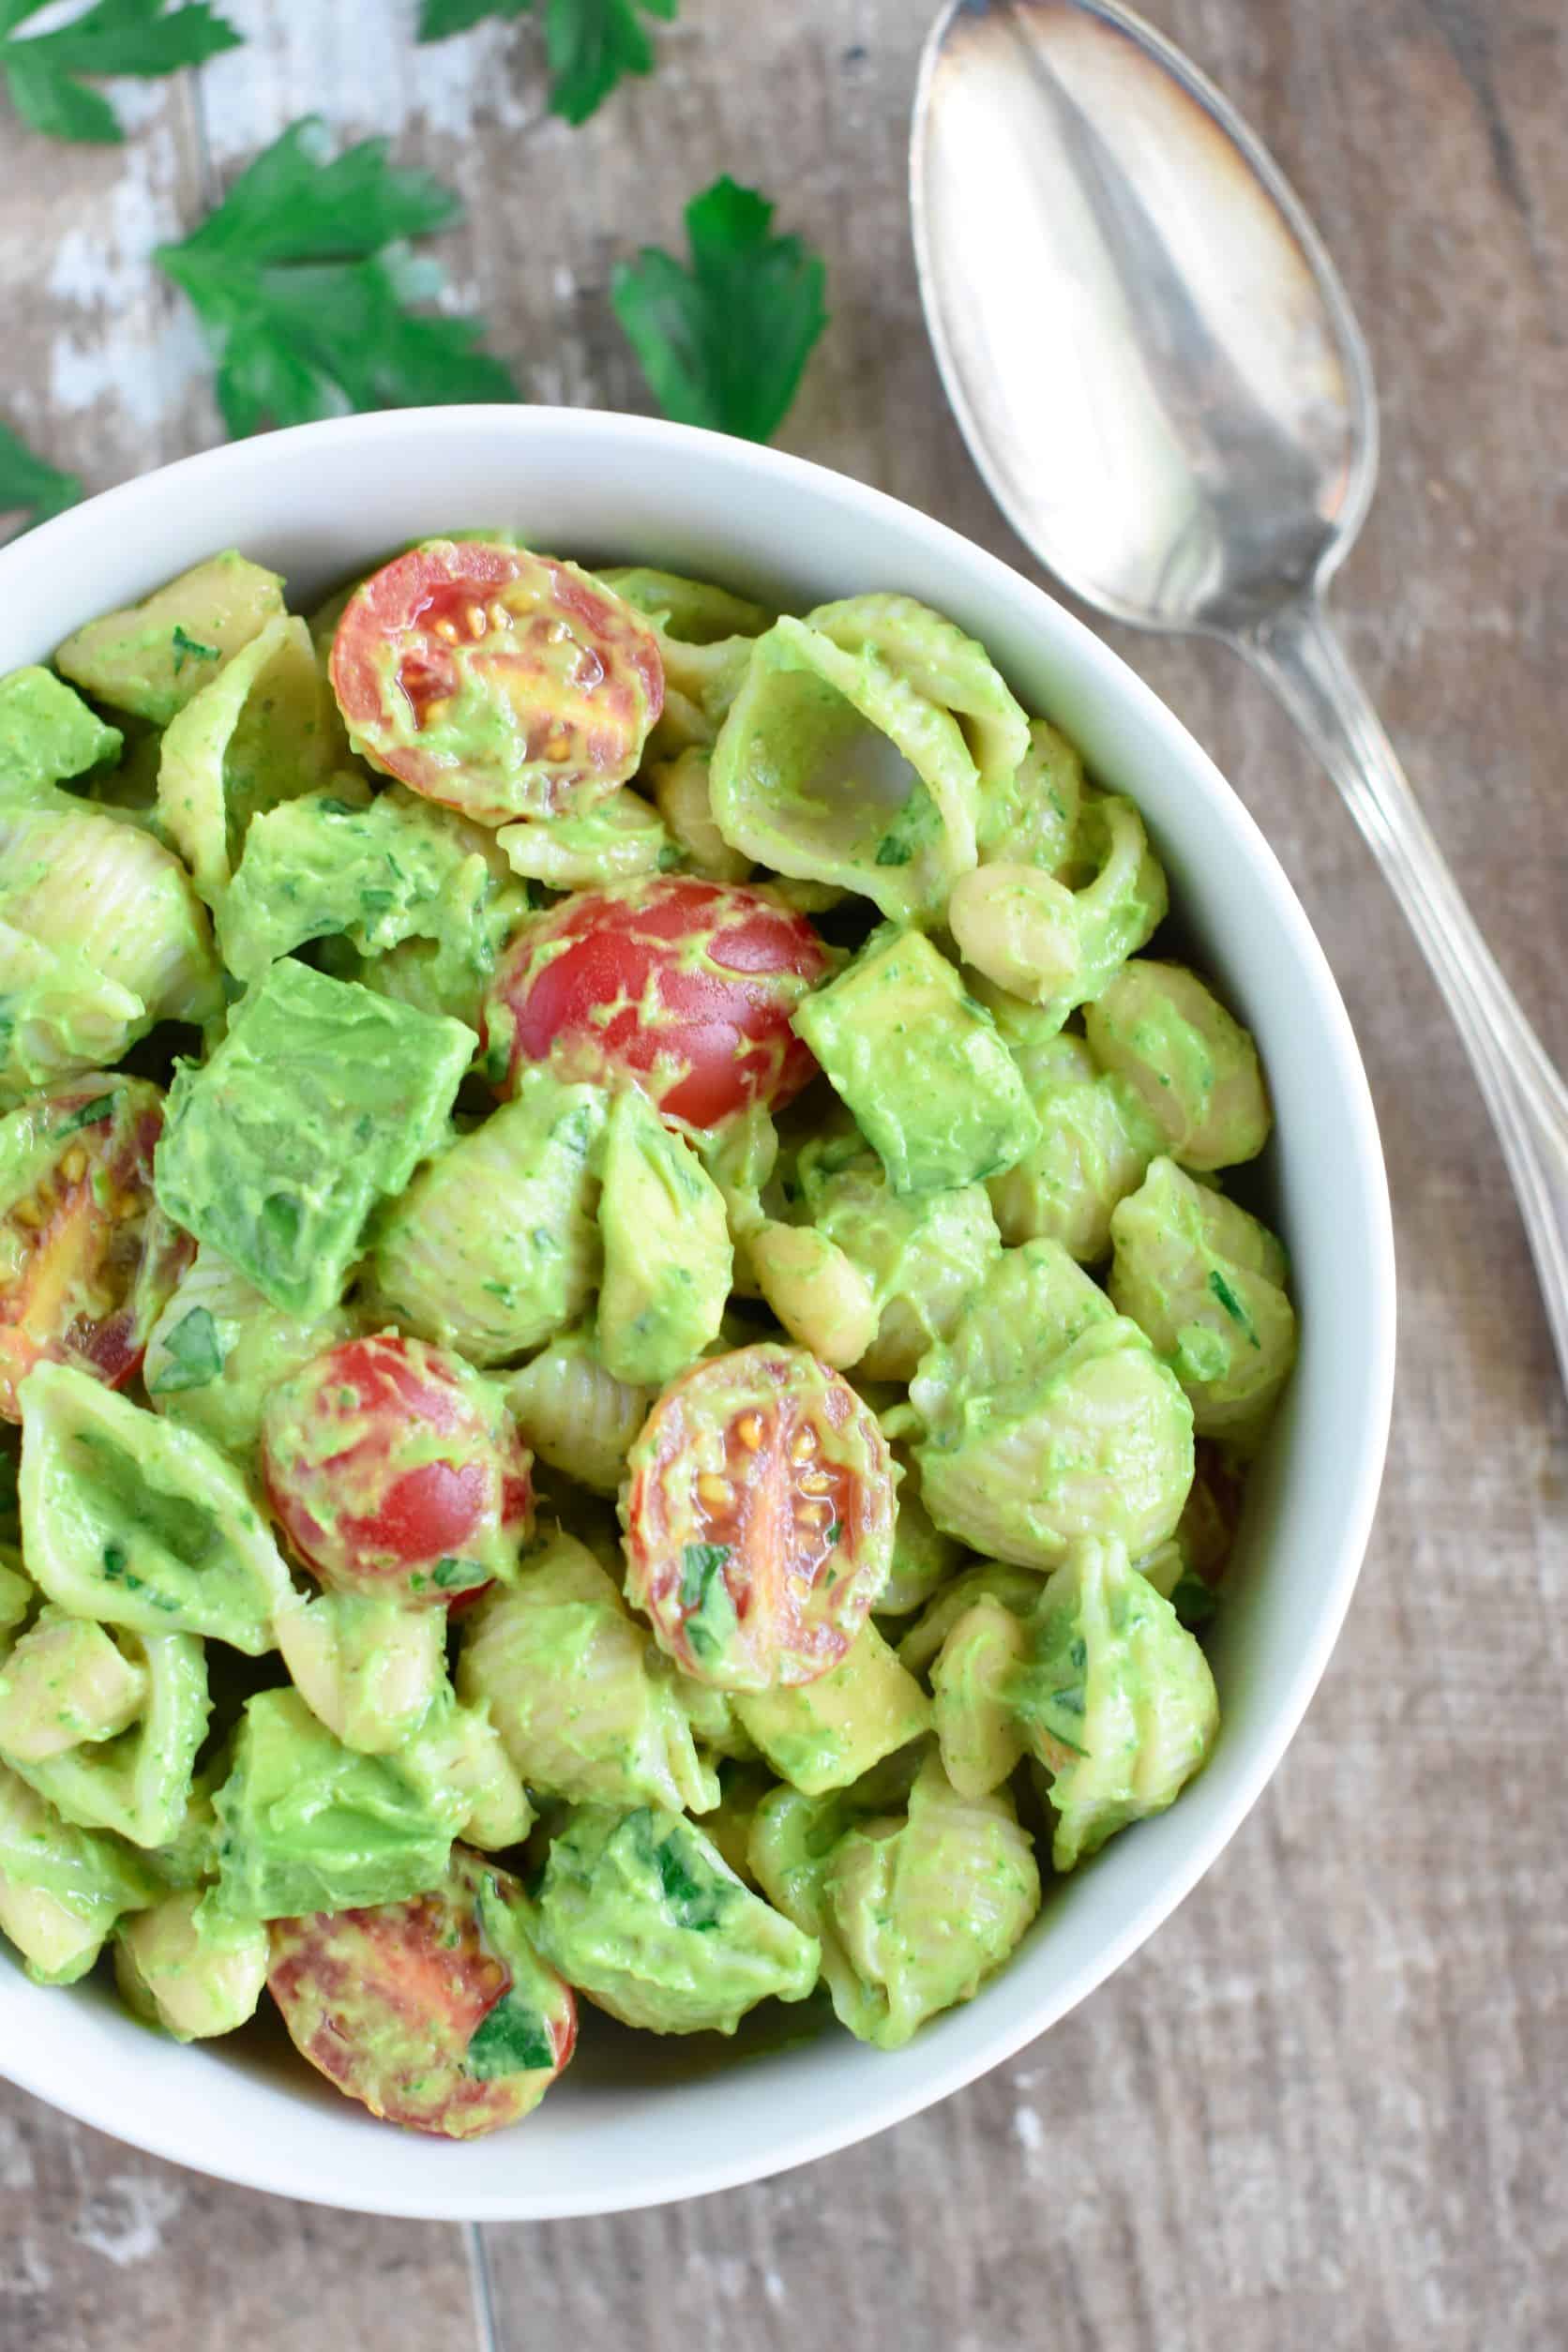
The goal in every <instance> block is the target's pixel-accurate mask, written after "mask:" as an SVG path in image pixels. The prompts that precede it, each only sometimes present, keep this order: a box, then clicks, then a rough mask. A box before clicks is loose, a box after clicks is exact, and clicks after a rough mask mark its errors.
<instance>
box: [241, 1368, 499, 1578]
mask: <svg viewBox="0 0 1568 2352" xmlns="http://www.w3.org/2000/svg"><path fill="white" fill-rule="evenodd" d="M531 1467H532V1457H531V1456H530V1455H529V1454H528V1453H527V1451H526V1450H525V1448H524V1446H523V1444H522V1440H521V1439H520V1437H519V1435H518V1432H517V1428H516V1425H515V1424H514V1423H513V1422H512V1421H511V1420H510V1418H509V1417H508V1416H507V1414H506V1413H505V1411H504V1410H503V1409H502V1408H501V1407H500V1405H499V1404H498V1403H497V1402H496V1400H495V1399H494V1398H493V1397H492V1396H491V1395H490V1392H489V1391H488V1390H487V1389H486V1388H485V1387H484V1385H483V1384H482V1383H481V1382H480V1381H479V1380H478V1379H477V1378H476V1376H475V1374H474V1373H472V1372H471V1371H470V1370H469V1368H468V1366H467V1365H466V1364H464V1363H462V1361H461V1359H460V1358H459V1357H457V1356H453V1355H449V1354H447V1353H446V1352H445V1349H439V1348H431V1347H429V1346H428V1345H427V1344H426V1343H425V1342H424V1341H423V1340H420V1339H405V1338H403V1337H402V1336H401V1335H400V1334H399V1333H397V1332H382V1333H379V1334H377V1335H376V1336H375V1337H373V1338H369V1339H347V1340H343V1341H342V1342H340V1343H339V1346H337V1347H336V1348H329V1349H327V1350H326V1352H325V1353H324V1355H320V1356H317V1357H316V1358H315V1359H314V1360H313V1362H311V1363H309V1364H306V1365H305V1367H304V1369H303V1370H302V1371H300V1372H296V1373H295V1374H294V1376H293V1378H292V1379H290V1380H284V1381H282V1382H281V1383H280V1384H279V1387H277V1388H276V1389H274V1390H273V1392H272V1394H271V1395H270V1396H269V1397H268V1399H267V1402H266V1407H265V1410H264V1415H263V1423H262V1473H263V1477H264V1481H265V1484H266V1489H267V1494H268V1497H269V1499H270V1500H271V1503H272V1508H273V1511H274V1513H275V1514H276V1515H277V1517H278V1519H279V1522H280V1524H281V1525H282V1527H283V1529H284V1530H285V1532H286V1533H287V1535H288V1537H289V1540H290V1542H291V1543H292V1544H293V1545H294V1549H295V1550H296V1551H297V1552H298V1553H299V1555H300V1557H301V1558H302V1559H303V1560H305V1562H306V1563H307V1565H308V1566H309V1568H310V1570H311V1571H312V1573H313V1574H314V1575H315V1576H317V1577H319V1579H320V1580H321V1581H322V1583H324V1584H326V1585H330V1586H333V1587H335V1588H336V1589H338V1590H339V1591H350V1592H370V1593H390V1592H400V1593H401V1594H402V1596H403V1597H404V1598H405V1599H407V1600H409V1601H411V1602H414V1603H416V1604H422V1605H425V1606H430V1607H441V1606H446V1605H447V1604H449V1603H450V1602H451V1601H452V1600H454V1599H455V1598H466V1597H472V1596H474V1595H475V1594H476V1593H477V1592H478V1591H480V1590H481V1589H482V1588H483V1587H484V1586H485V1585H486V1584H488V1583H490V1581H491V1580H492V1578H493V1577H494V1576H496V1575H498V1574H499V1575H505V1574H508V1573H509V1572H510V1570H511V1569H512V1567H513V1566H514V1565H515V1564H516V1560H517V1555H518V1552H519V1550H520V1546H521V1544H522V1542H523V1539H524V1537H525V1536H526V1535H527V1533H528V1530H529V1526H530V1523H531V1519H532V1511H533V1487H532V1482H531V1479H530V1475H529V1473H530V1470H531Z"/></svg>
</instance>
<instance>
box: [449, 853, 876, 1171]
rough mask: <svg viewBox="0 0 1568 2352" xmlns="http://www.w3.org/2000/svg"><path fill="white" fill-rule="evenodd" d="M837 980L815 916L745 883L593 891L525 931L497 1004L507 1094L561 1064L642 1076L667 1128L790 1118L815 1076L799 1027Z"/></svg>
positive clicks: (576, 1074)
mask: <svg viewBox="0 0 1568 2352" xmlns="http://www.w3.org/2000/svg"><path fill="white" fill-rule="evenodd" d="M828 969H829V957H828V953H827V950H826V948H825V947H824V946H823V944H822V941H821V940H820V939H819V938H818V936H817V934H816V932H815V931H814V930H813V929H812V927H811V926H810V924H809V923H808V922H807V920H806V917H805V916H804V915H803V914H796V913H794V912H792V910H791V909H789V908H787V907H783V906H780V905H778V904H777V903H776V901H775V900H774V899H771V898H768V897H764V896H763V895H762V893H761V891H758V890H749V889H747V888H746V886H745V885H744V884H741V883H737V882H700V881H698V880H696V879H695V878H694V877H692V876H688V875H679V874H667V875H664V876H663V877H661V878H659V879H656V880H653V881H643V882H622V883H619V884H614V885H611V887H610V888H608V889H604V890H580V891H578V892H577V893H575V895H574V896H573V897H570V898H567V899H565V900H564V901H563V902H562V904H561V905H560V906H558V907H554V908H552V909H551V910H550V912H549V913H548V914H543V915H539V916H537V917H536V918H535V920H534V921H532V922H530V923H527V924H525V925H524V926H523V927H522V929H521V930H520V932H519V933H518V935H517V937H516V938H515V939H514V940H513V942H512V943H511V945H510V947H509V948H508V949H507V951H506V953H505V956H504V957H502V960H501V964H500V967H499V969H498V971H497V973H496V977H495V983H494V986H493V988H491V991H490V997H489V999H488V1000H487V1003H486V1005H485V1017H484V1026H485V1035H486V1040H487V1044H488V1046H489V1048H490V1052H491V1054H492V1056H493V1057H494V1061H493V1062H492V1065H491V1066H492V1067H494V1066H495V1064H496V1063H499V1062H500V1061H501V1060H502V1058H503V1057H505V1066H506V1073H507V1078H506V1083H507V1085H508V1087H509V1086H511V1085H514V1084H515V1083H516V1078H517V1072H518V1069H519V1067H520V1064H522V1063H529V1062H546V1061H548V1062H549V1063H550V1065H551V1067H552V1068H556V1069H558V1070H560V1071H561V1072H562V1074H563V1075H564V1076H565V1077H568V1078H589V1079H594V1080H597V1081H600V1082H603V1081H606V1080H610V1079H613V1078H617V1077H620V1076H622V1075H624V1074H626V1073H629V1074H631V1075H632V1076H634V1077H636V1078H638V1079H640V1080H641V1082H642V1084H643V1087H644V1091H645V1092H646V1093H648V1094H649V1095H650V1096H651V1098H652V1099H653V1101H654V1102H655V1103H656V1105H657V1107H658V1108H659V1109H660V1110H661V1111H662V1112H663V1113H664V1115H665V1117H666V1118H667V1119H671V1120H675V1121H678V1122H679V1123H681V1124H683V1125H686V1126H690V1127H712V1126H715V1125H716V1124H717V1123H718V1122H719V1121H721V1120H724V1119H728V1118H730V1117H731V1115H732V1114H733V1113H734V1112H736V1111H740V1110H744V1109H745V1108H746V1105H747V1104H748V1103H752V1102H761V1103H763V1104H766V1105H768V1106H769V1107H770V1108H778V1107H779V1106H781V1105H782V1104H784V1103H787V1102H789V1101H790V1100H791V1098H792V1096H793V1095H795V1094H798V1093H800V1090H801V1088H802V1087H803V1086H805V1085H806V1084H807V1082H808V1080H809V1079H810V1078H813V1077H814V1076H815V1074H816V1068H817V1064H816V1062H815V1060H814V1058H813V1056H812V1054H811V1053H810V1051H809V1049H808V1048H807V1047H806V1046H805V1045H803V1044H802V1042H801V1040H800V1039H799V1038H798V1037H797V1036H796V1035H795V1033H794V1032H793V1030H792V1028H791V1027H790V1016H791V1014H792V1012H793V1011H794V1009H795V1007H796V1005H797V1004H798V1003H800V1002H801V999H802V998H803V997H805V996H807V995H809V993H810V991H811V989H812V988H814V987H815V986H816V984H817V982H818V981H819V980H821V979H822V978H823V977H824V976H825V974H826V972H827V971H828Z"/></svg>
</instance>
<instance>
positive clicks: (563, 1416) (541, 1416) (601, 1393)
mask: <svg viewBox="0 0 1568 2352" xmlns="http://www.w3.org/2000/svg"><path fill="white" fill-rule="evenodd" d="M654 1395H655V1392H654V1391H653V1390H652V1389H651V1388H637V1387H633V1386H632V1385H631V1384H630V1383H628V1382H627V1381H625V1380H616V1379H615V1378H614V1377H613V1376H612V1375H611V1373H609V1372H607V1371H606V1369H605V1367H604V1364H603V1363H602V1361H601V1359H600V1357H599V1353H598V1349H597V1348H596V1344H595V1340H594V1335H593V1334H592V1332H589V1331H575V1332H563V1333H562V1334H561V1336H560V1337H559V1338H558V1339H552V1340H551V1341H550V1345H549V1347H548V1348H543V1349H540V1351H539V1353H538V1354H537V1355H536V1356H535V1357H534V1358H533V1359H532V1360H531V1361H530V1362H529V1363H527V1364H524V1365H523V1367H522V1370H521V1371H520V1372H517V1373H514V1374H513V1376H512V1378H511V1380H510V1381H509V1382H508V1384H507V1389H506V1402H507V1405H508V1406H509V1408H510V1410H511V1411H512V1414H513V1417H514V1418H515V1420H516V1421H517V1424H518V1426H519V1427H520V1429H521V1431H522V1433H523V1436H524V1437H525V1438H526V1439H527V1440H528V1443H529V1445H530V1446H531V1447H532V1448H533V1451H534V1452H535V1454H536V1455H538V1456H539V1458H540V1459H541V1461H545V1462H548V1463H549V1464H550V1468H551V1469H552V1470H560V1471H562V1472H563V1474H564V1475H565V1477H567V1478H571V1479H575V1480H576V1482H577V1484H578V1485H580V1486H586V1487H588V1488H589V1490H590V1491H591V1492H592V1493H594V1494H596V1495H613V1494H615V1493H616V1492H617V1490H618V1489H619V1487H620V1485H621V1481H622V1480H623V1478H624V1477H625V1476H626V1455H627V1454H628V1452H629V1451H630V1449H631V1442H632V1440H633V1439H634V1438H635V1437H636V1435H637V1433H638V1431H639V1430H640V1429H641V1426H642V1424H643V1423H644V1422H645V1421H646V1420H647V1418H648V1412H649V1409H650V1408H651V1406H652V1404H653V1401H654Z"/></svg>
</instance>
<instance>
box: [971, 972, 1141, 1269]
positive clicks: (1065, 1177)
mask: <svg viewBox="0 0 1568 2352" xmlns="http://www.w3.org/2000/svg"><path fill="white" fill-rule="evenodd" d="M998 993H999V992H997V991H991V992H989V993H987V994H985V995H984V997H983V1001H984V1002H985V1003H987V1004H988V1005H994V1003H995V1002H996V998H997V994H998ZM1020 1017H1021V1018H1020ZM1032 1021H1033V1022H1035V1023H1037V1024H1038V1029H1039V1032H1041V1033H1036V1032H1034V1031H1032V1030H1031V1029H1030V1028H1029V1027H1028V1025H1027V1024H1028V1023H1029V1022H1032ZM1003 1034H1004V1035H1005V1036H1006V1037H1007V1041H1008V1044H1009V1046H1010V1048H1011V1049H1012V1053H1013V1058H1014V1060H1015V1061H1016V1062H1017V1063H1018V1067H1019V1069H1020V1070H1021V1071H1022V1073H1023V1077H1024V1083H1025V1085H1026V1086H1027V1087H1028V1089H1029V1098H1030V1101H1031V1102H1032V1103H1033V1107H1034V1109H1035V1111H1036V1112H1037V1114H1038V1116H1039V1122H1040V1138H1039V1141H1038V1142H1037V1143H1035V1144H1034V1145H1033V1147H1032V1149H1031V1150H1030V1151H1028V1152H1026V1153H1025V1154H1024V1156H1023V1158H1022V1159H1021V1160H1018V1161H1017V1162H1016V1163H1015V1164H1014V1166H1013V1167H1011V1168H1005V1169H1003V1173H1002V1174H1001V1175H1000V1176H993V1177H991V1178H990V1179H989V1181H988V1184H987V1186H986V1189H987V1191H988V1194H989V1195H990V1202H991V1208H992V1210H993V1211H994V1213H995V1216H996V1221H997V1224H998V1226H999V1228H1000V1229H1001V1232H1002V1238H1003V1241H1004V1242H1009V1243H1014V1244H1017V1243H1019V1242H1031V1241H1053V1242H1060V1243H1061V1244H1062V1246H1063V1249H1064V1250H1066V1252H1067V1253H1068V1255H1069V1257H1072V1258H1075V1259H1077V1260H1078V1263H1079V1265H1084V1266H1090V1265H1095V1264H1097V1263H1098V1262H1099V1260H1100V1259H1102V1258H1104V1257H1105V1256H1106V1255H1107V1253H1108V1250H1109V1248H1110V1217H1111V1212H1112V1210H1113V1209H1114V1208H1115V1207H1116V1204H1117V1202H1118V1201H1119V1200H1123V1199H1125V1198H1126V1196H1127V1194H1128V1193H1130V1192H1134V1191H1136V1190H1137V1188H1138V1184H1141V1182H1142V1180H1143V1176H1144V1172H1145V1170H1146V1169H1147V1168H1148V1166H1149V1163H1150V1161H1151V1160H1152V1159H1153V1156H1154V1154H1155V1153H1156V1152H1157V1151H1158V1150H1159V1149H1160V1131H1159V1129H1158V1127H1157V1126H1156V1125H1155V1123H1154V1122H1153V1119H1152V1118H1151V1117H1150V1115H1149V1113H1148V1111H1147V1109H1146V1108H1145V1107H1144V1105H1143V1102H1142V1100H1141V1098H1140V1097H1139V1095H1138V1093H1136V1091H1135V1090H1134V1089H1133V1087H1132V1086H1131V1085H1130V1084H1129V1083H1128V1082H1127V1080H1126V1079H1125V1078H1121V1077H1119V1076H1117V1075H1115V1074H1113V1073H1110V1072H1106V1071H1102V1070H1101V1069H1100V1068H1099V1065H1098V1064H1097V1063H1096V1062H1095V1060H1094V1056H1093V1052H1092V1051H1091V1049H1090V1048H1089V1046H1088V1044H1087V1042H1086V1041H1085V1039H1083V1038H1082V1037H1075V1036H1072V1035H1070V1034H1069V1033H1067V1032H1065V1031H1061V1030H1057V1029H1055V1027H1054V1023H1053V1022H1052V1020H1051V1018H1050V1017H1049V1016H1048V1015H1047V1014H1043V1013H1040V1012H1038V1011H1037V1010H1036V1008H1034V1007H1033V1006H1029V1007H1023V1006H1020V1007H1018V1012H1017V1014H1015V1016H1014V1018H1013V1020H1012V1022H1011V1023H1010V1024H1008V1025H1004V1027H1003Z"/></svg>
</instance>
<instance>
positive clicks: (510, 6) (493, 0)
mask: <svg viewBox="0 0 1568 2352" xmlns="http://www.w3.org/2000/svg"><path fill="white" fill-rule="evenodd" d="M533 6H534V0H425V6H424V8H423V9H422V10H421V11H420V16H419V38H420V39H421V40H422V41H445V40H450V39H451V38H452V35H453V34H454V33H472V31H473V30H474V27H475V25H476V24H482V23H484V21H485V19H486V17H488V16H500V17H505V19H506V20H507V22H508V23H516V22H517V20H518V18H519V17H520V16H526V15H527V13H528V11H529V9H530V8H532V7H533Z"/></svg>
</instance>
